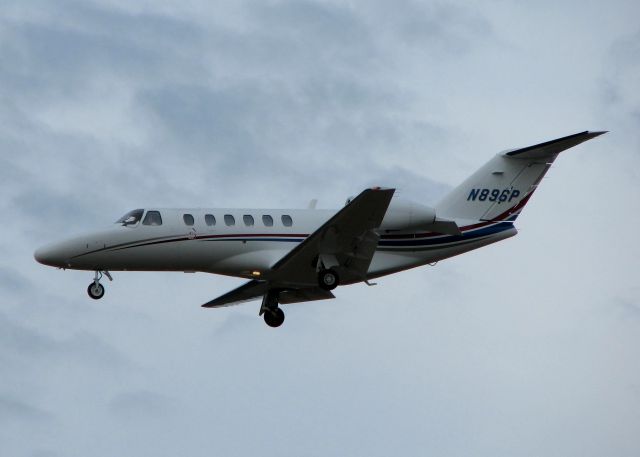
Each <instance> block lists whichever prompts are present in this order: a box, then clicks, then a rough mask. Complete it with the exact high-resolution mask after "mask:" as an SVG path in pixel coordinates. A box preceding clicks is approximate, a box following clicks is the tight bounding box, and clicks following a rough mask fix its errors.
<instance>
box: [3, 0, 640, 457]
mask: <svg viewBox="0 0 640 457" xmlns="http://www.w3.org/2000/svg"><path fill="white" fill-rule="evenodd" d="M638 17H640V7H639V6H638V3H637V1H635V0H630V1H611V2H606V4H605V3H604V2H600V1H598V2H596V1H580V2H577V1H568V2H557V1H542V2H516V1H476V2H462V1H442V2H419V1H404V0H402V1H395V2H383V1H350V2H343V1H328V2H316V1H300V2H298V1H268V2H266V1H265V2H259V1H243V2H223V3H219V2H210V1H204V0H182V1H179V2H178V1H169V0H166V1H156V0H154V1H151V0H149V1H139V2H130V1H124V0H115V1H111V2H107V1H79V0H78V1H74V0H64V1H60V0H58V1H53V0H41V1H37V0H34V1H23V0H19V1H18V0H4V1H3V2H2V4H1V5H0V191H1V194H2V198H1V199H0V205H1V208H0V209H1V211H2V214H3V224H2V234H3V236H2V237H1V239H0V259H2V260H0V453H1V454H2V455H3V456H5V455H6V456H33V457H35V456H38V457H45V456H47V457H54V456H78V457H80V456H82V457H84V456H87V455H92V456H114V455H119V456H134V455H135V456H140V455H154V456H175V455H189V456H212V455H238V456H254V455H264V456H326V455H367V456H389V455H397V454H402V455H408V456H423V455H442V456H468V455H476V456H491V457H495V456H496V455H505V456H506V455H508V456H514V455H516V456H540V455H546V456H567V455H575V456H602V455H615V456H619V457H622V456H636V455H638V454H639V453H640V438H639V436H638V430H640V368H639V365H638V361H639V360H640V286H639V284H640V282H639V281H638V271H639V267H640V265H639V263H640V261H639V260H638V259H640V247H639V246H640V245H639V244H638V242H637V239H636V236H635V232H636V228H637V227H638V225H639V224H640V203H639V201H640V198H639V197H640V187H639V184H638V183H639V182H640V175H639V173H640V172H639V171H638V170H640V157H639V155H638V151H639V148H640V26H639V25H638V20H637V18H638ZM586 129H592V130H597V129H607V130H610V131H611V133H609V134H608V135H606V136H603V137H600V138H598V139H596V140H593V141H591V142H589V143H586V144H584V145H582V146H579V147H578V148H576V149H573V150H570V151H568V152H566V153H565V154H563V155H562V157H561V158H560V159H559V160H558V161H557V162H556V165H555V166H554V168H553V169H552V170H551V172H550V174H549V177H548V178H546V179H545V180H544V182H543V184H544V185H543V186H542V187H541V188H540V190H539V192H538V193H537V194H536V196H535V197H534V198H533V199H532V201H531V203H530V205H529V206H528V207H527V209H526V211H525V212H524V214H523V216H522V217H521V218H520V219H519V220H518V227H519V228H520V235H519V236H518V237H516V238H513V239H510V240H508V241H505V242H503V243H500V244H498V245H494V246H491V247H489V248H485V249H483V250H480V251H477V252H474V253H471V254H467V255H465V256H462V257H459V258H455V259H451V260H449V261H446V262H442V263H440V264H439V265H437V266H436V267H435V268H431V267H428V268H420V269H416V270H413V271H410V272H406V273H403V274H400V275H395V276H392V277H388V278H384V279H382V280H380V281H379V282H380V285H379V286H377V287H376V288H367V287H366V286H351V287H347V288H341V289H340V290H338V292H337V295H338V299H337V300H333V301H327V302H317V303H311V304H306V305H291V306H290V307H287V309H286V312H287V322H286V323H285V325H284V326H283V327H282V328H281V329H278V330H277V331H274V330H272V329H269V328H267V327H266V326H265V325H264V323H263V322H262V320H261V319H259V318H257V316H256V314H257V310H258V304H257V303H250V304H246V305H243V306H240V307H236V308H230V309H222V310H203V309H201V308H200V307H199V306H198V305H199V304H200V303H203V302H205V301H208V300H209V299H211V298H213V297H215V296H217V295H219V294H221V293H223V292H226V291H227V290H229V289H230V288H233V287H235V286H236V285H238V284H239V283H240V282H241V281H239V280H234V279H231V278H222V277H217V276H210V275H205V274H196V275H184V274H180V273H173V274H169V273H167V274H151V273H116V274H115V275H114V276H115V282H113V283H109V284H107V294H106V296H105V298H104V299H103V300H100V301H99V302H94V301H92V300H90V299H89V298H88V297H87V296H86V292H85V289H86V286H87V284H88V282H89V280H90V278H91V274H90V273H88V272H72V271H67V272H62V271H57V270H54V269H50V268H46V267H43V266H41V265H38V264H36V263H35V261H34V260H33V257H32V253H33V250H34V249H35V248H36V247H37V246H39V245H41V244H44V243H46V242H50V241H54V240H56V239H59V238H62V237H66V236H68V235H71V234H74V233H78V232H81V231H83V230H88V229H93V228H99V227H102V226H104V225H107V224H110V223H111V222H112V221H113V220H115V219H116V218H117V217H119V216H120V215H121V214H122V213H124V212H125V211H127V210H129V209H131V208H135V207H145V206H245V205H246V206H264V207H270V206H284V207H303V206H305V205H306V204H307V202H308V200H309V199H312V198H318V199H319V200H320V206H322V207H338V206H340V205H341V204H342V203H343V202H344V200H345V198H346V197H347V196H348V195H350V194H354V193H357V192H359V191H360V190H361V189H362V188H363V187H364V186H367V185H371V184H381V185H391V186H397V187H399V189H400V191H401V192H403V193H404V194H406V195H408V196H411V197H413V198H415V199H417V200H420V201H422V202H424V203H433V202H435V201H437V199H438V198H439V197H440V196H441V195H442V194H443V193H444V192H446V191H447V189H448V188H450V187H451V186H454V185H456V184H457V183H458V182H460V181H461V180H462V179H463V178H464V177H465V176H467V175H468V174H469V173H471V172H472V171H473V170H475V169H476V168H477V167H479V166H480V165H481V164H482V163H484V162H485V161H486V160H487V159H488V158H489V157H490V156H491V155H492V154H494V153H495V152H497V151H500V150H503V149H507V148H511V147H518V146H526V145H529V144H533V143H536V142H539V141H544V140H547V139H553V138H556V137H558V136H563V135H567V134H571V133H575V132H578V131H581V130H586Z"/></svg>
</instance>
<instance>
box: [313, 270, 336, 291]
mask: <svg viewBox="0 0 640 457" xmlns="http://www.w3.org/2000/svg"><path fill="white" fill-rule="evenodd" d="M339 284H340V276H338V273H336V271H335V270H333V269H331V268H329V269H328V270H320V272H319V273H318V285H319V286H320V287H321V288H322V289H324V290H333V289H335V288H336V287H338V285H339Z"/></svg>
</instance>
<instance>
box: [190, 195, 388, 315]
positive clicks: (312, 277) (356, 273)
mask: <svg viewBox="0 0 640 457" xmlns="http://www.w3.org/2000/svg"><path fill="white" fill-rule="evenodd" d="M394 192H395V189H380V188H374V189H366V190H364V191H363V192H362V193H360V195H358V196H357V197H356V198H354V199H353V200H352V201H351V202H350V203H348V204H347V205H346V206H345V207H344V208H342V209H341V210H340V211H338V212H337V213H336V214H335V215H334V216H333V217H332V218H331V219H329V220H328V221H327V222H326V223H324V225H322V227H320V228H319V229H318V230H316V231H315V232H313V233H312V234H311V235H309V236H308V237H307V238H306V239H305V240H304V241H303V242H302V243H300V244H299V245H297V246H296V247H295V248H294V249H292V250H291V251H290V252H289V253H287V254H286V255H285V256H284V257H283V258H281V259H280V260H278V261H277V262H276V263H275V264H274V265H273V267H272V268H271V270H270V271H268V272H264V274H263V278H264V279H261V280H255V279H254V280H251V281H249V282H246V283H245V284H243V285H242V286H240V287H238V288H236V289H234V290H232V291H230V292H227V293H226V294H224V295H221V296H220V297H218V298H215V299H213V300H211V301H210V302H207V303H205V304H204V305H202V306H203V307H204V308H221V307H224V306H233V305H237V304H240V303H243V302H246V301H250V300H255V299H257V298H260V297H263V296H264V295H265V294H266V293H267V292H268V291H269V290H270V289H280V290H281V292H280V294H279V301H280V303H283V304H288V303H299V302H305V301H313V300H324V299H328V298H335V296H334V295H333V294H332V293H331V292H329V291H326V290H324V289H321V288H320V287H318V285H317V284H318V279H317V272H316V264H317V261H318V259H320V260H321V261H322V262H323V263H324V265H325V267H327V268H331V267H338V268H339V272H340V278H341V282H342V283H343V284H344V283H348V282H356V281H362V280H364V279H366V273H367V270H368V269H369V264H370V263H371V259H372V258H373V254H374V253H375V250H376V246H377V245H378V239H379V235H378V234H377V233H375V229H376V228H378V227H379V226H380V224H381V223H382V219H383V218H384V215H385V214H386V212H387V208H388V207H389V203H390V202H391V197H392V196H393V193H394Z"/></svg>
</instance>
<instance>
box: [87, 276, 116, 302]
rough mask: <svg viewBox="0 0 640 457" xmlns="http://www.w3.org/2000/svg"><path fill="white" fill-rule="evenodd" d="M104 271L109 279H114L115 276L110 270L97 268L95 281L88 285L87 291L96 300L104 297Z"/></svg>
mask: <svg viewBox="0 0 640 457" xmlns="http://www.w3.org/2000/svg"><path fill="white" fill-rule="evenodd" d="M103 273H104V275H105V276H106V277H107V278H109V281H113V278H112V277H111V274H110V273H109V272H108V271H106V270H105V271H100V270H96V274H95V276H94V277H93V282H92V283H91V284H89V287H87V293H88V294H89V297H91V298H93V299H94V300H99V299H101V298H102V297H104V286H103V285H102V284H100V280H101V279H102V274H103Z"/></svg>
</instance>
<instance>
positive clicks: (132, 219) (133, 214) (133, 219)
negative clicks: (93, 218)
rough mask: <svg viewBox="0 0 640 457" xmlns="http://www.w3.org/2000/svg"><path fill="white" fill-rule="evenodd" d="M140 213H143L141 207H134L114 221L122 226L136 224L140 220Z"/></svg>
mask: <svg viewBox="0 0 640 457" xmlns="http://www.w3.org/2000/svg"><path fill="white" fill-rule="evenodd" d="M142 213H144V210H143V209H134V210H133V211H129V212H128V213H127V214H125V215H124V216H122V217H121V218H120V219H118V220H117V221H116V224H121V225H123V226H128V225H136V224H137V223H138V222H140V219H141V218H142Z"/></svg>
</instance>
